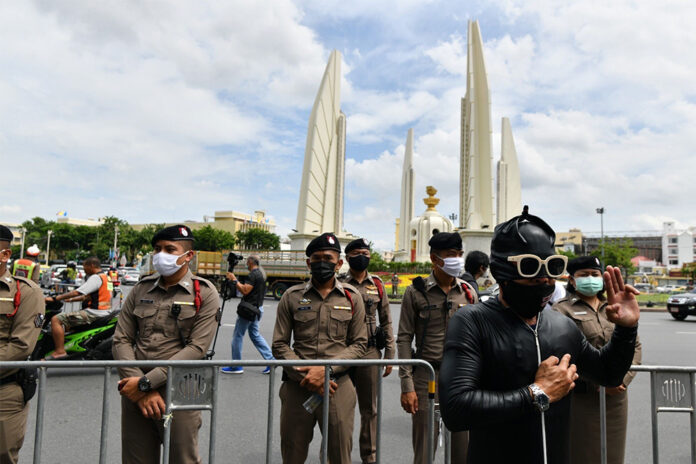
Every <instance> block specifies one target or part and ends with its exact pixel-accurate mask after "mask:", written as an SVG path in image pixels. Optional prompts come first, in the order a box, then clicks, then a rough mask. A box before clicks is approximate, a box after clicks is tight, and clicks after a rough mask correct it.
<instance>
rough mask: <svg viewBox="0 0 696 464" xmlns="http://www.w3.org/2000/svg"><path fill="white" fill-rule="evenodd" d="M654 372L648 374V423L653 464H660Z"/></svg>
mask: <svg viewBox="0 0 696 464" xmlns="http://www.w3.org/2000/svg"><path fill="white" fill-rule="evenodd" d="M655 387H656V385H655V372H654V371H651V372H650V414H651V416H650V419H651V420H650V423H651V424H652V452H653V464H659V463H660V450H659V447H658V443H657V401H656V400H655Z"/></svg>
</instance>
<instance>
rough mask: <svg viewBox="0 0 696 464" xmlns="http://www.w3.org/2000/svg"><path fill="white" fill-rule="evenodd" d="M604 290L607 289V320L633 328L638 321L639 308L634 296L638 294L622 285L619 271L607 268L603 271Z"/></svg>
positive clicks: (633, 289)
mask: <svg viewBox="0 0 696 464" xmlns="http://www.w3.org/2000/svg"><path fill="white" fill-rule="evenodd" d="M604 288H606V289H607V300H608V303H609V304H608V305H607V308H606V312H607V319H609V320H610V321H611V322H613V323H614V324H616V325H620V326H623V327H635V326H636V325H638V319H640V307H639V306H638V300H636V295H639V294H640V292H639V291H638V290H636V289H635V288H633V287H632V286H631V285H626V284H624V281H623V277H622V276H621V270H620V269H619V268H617V267H612V266H607V270H606V271H604Z"/></svg>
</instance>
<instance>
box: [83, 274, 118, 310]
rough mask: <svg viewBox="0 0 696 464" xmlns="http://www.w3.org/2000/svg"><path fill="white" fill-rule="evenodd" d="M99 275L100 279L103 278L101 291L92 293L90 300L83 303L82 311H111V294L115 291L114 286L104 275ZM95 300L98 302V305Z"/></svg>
mask: <svg viewBox="0 0 696 464" xmlns="http://www.w3.org/2000/svg"><path fill="white" fill-rule="evenodd" d="M97 275H98V276H99V278H101V280H102V284H101V286H100V287H99V290H97V291H96V292H94V293H90V294H89V298H87V299H86V300H84V301H83V302H82V309H86V308H90V309H111V292H113V290H114V285H113V284H112V283H111V280H109V278H108V277H107V276H106V275H104V274H103V273H99V274H97ZM95 300H97V301H96V304H95ZM95 306H96V308H95Z"/></svg>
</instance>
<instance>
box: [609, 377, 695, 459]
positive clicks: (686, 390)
mask: <svg viewBox="0 0 696 464" xmlns="http://www.w3.org/2000/svg"><path fill="white" fill-rule="evenodd" d="M630 370H632V371H635V372H650V410H651V425H652V453H653V464H658V463H659V462H660V453H659V441H658V430H657V414H658V413H660V412H685V413H689V415H690V416H691V424H690V427H689V429H690V437H691V463H692V464H696V367H680V366H640V365H637V366H631V369H630ZM603 391H604V387H601V388H600V392H603ZM605 400H606V396H605V395H600V408H599V413H600V418H599V420H600V433H601V436H600V446H601V458H602V464H605V463H606V462H607V461H606V459H607V439H606V420H607V410H606V402H605Z"/></svg>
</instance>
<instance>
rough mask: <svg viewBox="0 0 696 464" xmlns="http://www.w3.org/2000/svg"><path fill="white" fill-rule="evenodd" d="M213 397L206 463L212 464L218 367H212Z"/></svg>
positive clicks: (213, 458)
mask: <svg viewBox="0 0 696 464" xmlns="http://www.w3.org/2000/svg"><path fill="white" fill-rule="evenodd" d="M212 372H213V398H212V401H211V402H210V403H211V406H210V443H209V445H208V446H209V447H210V448H209V450H208V464H214V463H215V437H216V433H215V430H216V429H217V427H216V425H217V399H218V380H219V374H218V369H217V368H215V367H214V368H213V369H212Z"/></svg>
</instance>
